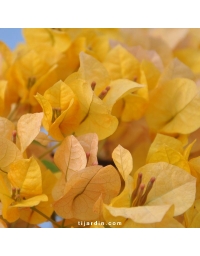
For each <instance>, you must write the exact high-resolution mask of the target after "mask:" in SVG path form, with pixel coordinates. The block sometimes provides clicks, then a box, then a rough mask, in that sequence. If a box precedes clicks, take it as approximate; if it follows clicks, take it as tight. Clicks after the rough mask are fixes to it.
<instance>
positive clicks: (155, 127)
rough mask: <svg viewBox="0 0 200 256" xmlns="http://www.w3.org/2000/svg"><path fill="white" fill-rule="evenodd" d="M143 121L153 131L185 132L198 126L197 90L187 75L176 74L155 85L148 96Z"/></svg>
mask: <svg viewBox="0 0 200 256" xmlns="http://www.w3.org/2000/svg"><path fill="white" fill-rule="evenodd" d="M146 119H147V123H148V124H149V127H150V129H151V130H152V131H154V132H160V133H165V134H172V135H173V134H177V133H178V134H188V133H191V132H193V131H195V130H196V129H198V128H199V126H200V93H199V91H198V89H197V86H196V85H195V83H194V82H193V81H191V80H189V79H185V78H176V79H173V80H170V81H168V82H166V83H164V84H162V85H161V86H159V87H157V88H156V89H155V90H154V91H153V92H152V96H151V98H150V104H149V107H148V109H147V113H146Z"/></svg>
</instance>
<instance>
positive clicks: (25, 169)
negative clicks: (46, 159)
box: [8, 157, 42, 197]
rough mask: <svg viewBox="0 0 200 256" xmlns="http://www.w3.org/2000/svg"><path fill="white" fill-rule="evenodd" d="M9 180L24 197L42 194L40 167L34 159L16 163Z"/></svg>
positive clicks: (10, 171)
mask: <svg viewBox="0 0 200 256" xmlns="http://www.w3.org/2000/svg"><path fill="white" fill-rule="evenodd" d="M8 178H9V180H10V182H11V184H12V186H13V187H14V188H17V189H20V194H21V195H22V196H24V197H27V196H36V195H39V194H42V177H41V170H40V166H39V165H38V163H37V161H36V160H35V159H34V158H33V157H32V158H30V159H21V160H18V161H15V162H14V163H13V164H11V166H10V170H9V173H8Z"/></svg>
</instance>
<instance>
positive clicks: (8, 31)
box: [0, 28, 24, 50]
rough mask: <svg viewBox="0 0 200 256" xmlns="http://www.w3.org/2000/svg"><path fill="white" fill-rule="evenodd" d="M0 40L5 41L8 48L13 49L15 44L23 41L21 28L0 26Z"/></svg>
mask: <svg viewBox="0 0 200 256" xmlns="http://www.w3.org/2000/svg"><path fill="white" fill-rule="evenodd" d="M0 41H3V42H5V43H6V44H7V45H8V46H9V48H10V49H12V50H13V49H14V48H15V47H16V45H17V44H18V43H20V42H23V41H24V39H23V36H22V29H21V28H0Z"/></svg>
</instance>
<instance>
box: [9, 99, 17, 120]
mask: <svg viewBox="0 0 200 256" xmlns="http://www.w3.org/2000/svg"><path fill="white" fill-rule="evenodd" d="M19 106H20V104H19V100H18V102H17V103H16V106H15V107H14V109H13V110H12V111H11V112H10V114H9V115H8V117H7V119H9V120H12V117H13V115H14V114H15V112H16V111H17V110H18V108H19Z"/></svg>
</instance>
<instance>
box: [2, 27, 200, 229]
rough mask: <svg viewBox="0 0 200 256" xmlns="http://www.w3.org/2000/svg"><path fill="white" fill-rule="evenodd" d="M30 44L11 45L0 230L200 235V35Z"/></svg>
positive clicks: (67, 32)
mask: <svg viewBox="0 0 200 256" xmlns="http://www.w3.org/2000/svg"><path fill="white" fill-rule="evenodd" d="M23 35H24V39H25V43H21V44H19V45H18V46H17V47H16V49H15V50H14V51H11V50H10V49H9V48H8V47H7V46H6V45H5V44H4V43H3V42H0V145H1V147H0V148H1V149H0V227H39V225H40V224H41V223H43V222H45V221H50V222H51V223H52V226H53V227H55V228H56V227H81V225H80V223H85V222H88V223H90V224H89V225H87V226H85V227H91V228H102V227H108V226H109V227H112V228H116V227H117V228H119V227H121V228H139V227H142V228H144V227H146V228H148V227H161V228H162V227H166V228H167V227H168V228H172V227H176V228H183V227H186V228H191V227H200V146H199V139H200V90H199V86H200V64H199V58H200V49H199V45H200V30H198V29H64V28H62V29H50V28H48V29H23ZM101 223H106V224H105V225H101ZM108 223H109V224H108ZM116 223H120V225H117V226H116ZM82 227H83V226H82Z"/></svg>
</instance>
